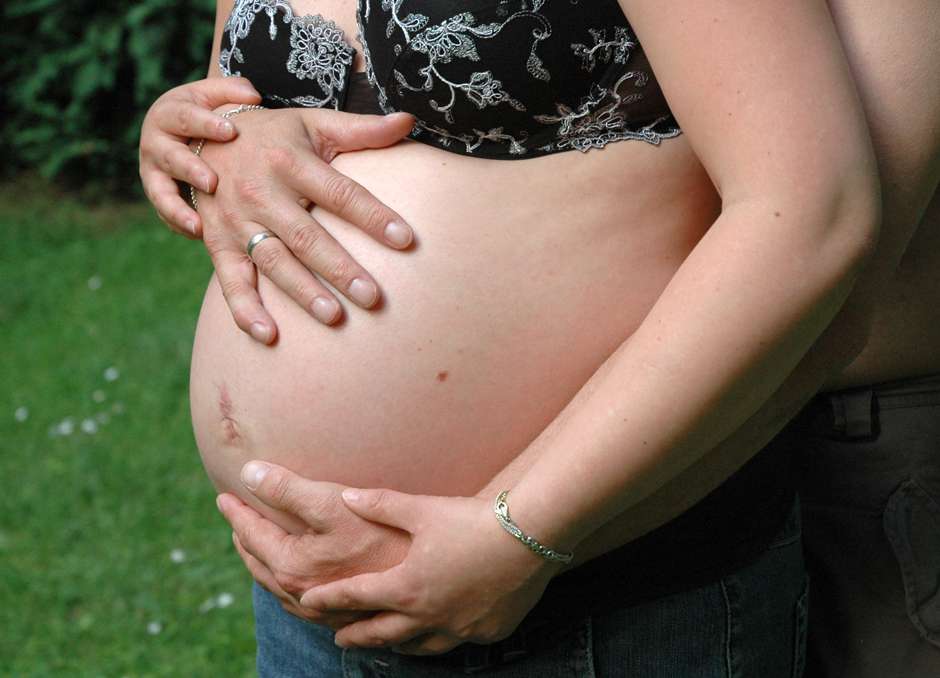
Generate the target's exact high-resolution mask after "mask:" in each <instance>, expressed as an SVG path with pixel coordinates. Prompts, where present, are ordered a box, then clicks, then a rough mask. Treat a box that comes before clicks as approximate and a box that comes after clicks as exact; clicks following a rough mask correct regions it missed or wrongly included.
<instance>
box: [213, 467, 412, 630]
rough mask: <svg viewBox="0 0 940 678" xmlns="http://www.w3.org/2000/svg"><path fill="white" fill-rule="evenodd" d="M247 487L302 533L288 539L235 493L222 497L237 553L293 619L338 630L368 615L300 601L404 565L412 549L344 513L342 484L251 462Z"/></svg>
mask: <svg viewBox="0 0 940 678" xmlns="http://www.w3.org/2000/svg"><path fill="white" fill-rule="evenodd" d="M242 478H243V482H244V483H245V486H246V487H247V488H248V489H249V490H250V491H251V492H252V493H253V494H254V496H255V497H257V498H258V499H259V500H260V501H261V502H263V503H264V504H266V505H268V506H269V507H271V508H272V509H276V510H278V511H282V512H285V513H288V514H290V516H291V517H292V518H293V519H294V522H297V523H298V524H299V525H300V526H302V530H298V531H297V532H294V533H292V532H287V531H285V530H283V529H281V528H280V527H279V526H278V525H276V524H275V523H273V522H271V521H270V520H268V519H267V518H265V517H263V516H262V515H261V514H259V513H258V512H257V511H255V510H254V509H253V508H251V507H250V506H248V505H247V504H245V503H243V502H242V501H241V500H240V499H238V497H236V496H235V495H232V494H221V495H219V499H218V504H219V510H220V511H222V514H223V515H224V516H225V519H226V520H228V522H229V524H230V525H231V526H232V530H233V532H232V540H233V541H234V542H235V548H236V549H237V550H238V554H239V555H240V556H241V558H242V561H244V563H245V566H246V567H247V568H248V571H249V572H251V574H252V576H253V577H254V579H255V580H256V581H257V582H258V583H259V584H261V586H263V587H264V588H266V589H267V590H268V591H270V592H271V593H273V594H274V595H276V596H277V597H278V598H279V599H280V601H281V605H282V606H283V607H284V609H285V610H287V611H288V612H290V613H291V614H293V615H295V616H297V617H301V618H304V619H307V620H308V621H312V622H316V623H318V624H325V625H327V626H332V627H333V628H340V627H342V626H344V625H346V624H349V623H351V622H353V621H355V620H357V619H361V618H364V617H367V616H368V614H367V613H363V612H345V611H341V612H328V613H322V612H319V611H317V610H312V609H309V608H302V607H300V606H299V605H298V604H297V599H298V598H299V597H300V595H301V594H303V593H304V592H305V591H307V590H308V589H310V588H311V587H314V586H317V585H319V584H324V583H327V582H331V581H335V580H338V579H343V578H345V577H352V576H354V575H357V574H362V573H364V572H377V571H381V570H385V569H388V568H390V567H393V566H395V565H397V564H398V563H400V562H401V560H402V558H404V556H405V553H406V552H407V551H408V547H409V545H410V543H411V540H410V538H409V536H408V535H407V534H406V533H405V532H402V531H401V530H398V529H395V528H393V527H388V526H386V525H379V524H377V523H372V522H369V521H367V520H363V519H362V518H360V517H359V516H357V515H356V514H355V513H353V512H352V511H350V510H349V509H347V508H346V506H345V504H344V503H343V500H342V498H341V496H340V492H341V491H342V490H343V486H342V485H337V484H335V483H324V482H316V481H312V480H307V479H306V478H302V477H301V476H298V475H297V474H295V473H292V472H290V471H288V470H287V469H285V468H282V467H280V466H275V465H273V464H266V463H261V462H251V463H248V464H246V465H245V467H244V469H243V471H242Z"/></svg>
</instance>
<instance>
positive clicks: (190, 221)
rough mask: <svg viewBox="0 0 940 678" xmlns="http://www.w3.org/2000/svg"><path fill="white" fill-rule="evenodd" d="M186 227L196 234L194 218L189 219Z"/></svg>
mask: <svg viewBox="0 0 940 678" xmlns="http://www.w3.org/2000/svg"><path fill="white" fill-rule="evenodd" d="M186 228H187V230H188V231H189V232H190V233H192V234H193V235H196V222H195V221H193V220H192V219H190V220H189V221H187V222H186Z"/></svg>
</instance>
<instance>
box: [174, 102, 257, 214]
mask: <svg viewBox="0 0 940 678" xmlns="http://www.w3.org/2000/svg"><path fill="white" fill-rule="evenodd" d="M264 108H265V107H264V106H260V105H258V104H241V105H240V106H238V107H237V108H233V109H232V110H230V111H225V113H222V114H221V115H222V117H223V118H225V119H226V120H228V119H229V118H234V117H235V116H236V115H238V114H239V113H245V112H246V111H263V110H264ZM205 146H206V140H205V139H200V140H199V142H198V143H197V144H196V147H195V148H194V149H193V155H195V156H196V157H197V158H198V157H199V154H200V153H202V149H203V148H205ZM189 203H190V205H191V206H192V208H193V209H196V208H197V207H198V203H197V202H196V187H195V186H193V185H192V184H190V186H189Z"/></svg>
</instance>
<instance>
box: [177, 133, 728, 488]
mask: <svg viewBox="0 0 940 678" xmlns="http://www.w3.org/2000/svg"><path fill="white" fill-rule="evenodd" d="M627 146H630V147H629V148H618V147H627ZM621 155H623V156H626V158H623V157H620V156H621ZM631 162H632V163H636V162H642V163H645V168H644V178H645V180H644V181H643V182H642V185H643V186H646V187H649V188H643V189H635V188H634V189H629V187H630V186H631V185H640V184H639V182H637V183H633V182H634V181H635V180H636V179H637V178H638V175H637V176H633V175H631V173H630V172H629V171H625V170H624V169H623V168H624V167H630V166H631V165H630V163H631ZM335 164H336V165H337V167H338V169H340V171H343V172H345V173H346V174H348V175H350V176H352V177H353V178H355V179H356V180H358V181H360V182H361V183H362V184H364V185H365V186H367V187H368V188H369V189H370V190H372V191H373V192H374V193H375V194H376V195H377V196H378V197H379V198H380V199H382V200H384V201H386V202H387V203H388V204H390V205H394V206H395V207H396V208H397V209H398V210H399V211H400V212H401V213H402V214H403V216H405V218H406V219H408V220H409V222H410V223H411V224H412V225H413V226H414V228H415V230H416V232H417V233H418V235H419V238H420V242H419V243H418V244H417V247H415V248H414V249H413V250H412V251H409V252H404V253H401V252H394V251H392V250H389V249H386V248H384V247H382V246H381V245H378V244H377V243H375V242H373V241H371V240H369V239H368V238H367V237H366V236H363V235H362V234H361V233H360V232H358V231H356V230H355V229H353V228H352V227H350V226H349V225H348V224H345V223H343V222H341V221H339V220H337V219H335V218H333V217H331V216H330V215H325V214H316V216H317V217H318V218H319V219H320V220H321V222H322V223H323V224H324V225H325V226H326V227H327V228H328V229H329V230H330V231H331V232H332V233H333V234H334V235H335V236H336V237H337V239H338V240H340V241H341V242H342V243H343V244H344V245H345V246H346V248H347V249H348V250H349V251H350V252H351V254H352V255H353V256H354V257H356V259H357V260H358V261H360V262H361V263H362V264H363V265H364V266H365V267H366V268H367V269H368V270H369V271H371V272H372V274H373V275H374V276H375V277H376V279H377V280H378V281H379V283H380V285H381V287H382V289H383V304H382V306H381V308H380V309H379V310H377V311H372V312H365V311H361V310H359V309H356V308H355V307H352V306H351V305H350V304H346V308H347V318H346V320H345V322H344V323H343V324H342V325H340V326H339V327H333V328H330V327H324V326H322V325H320V324H318V323H317V322H316V321H314V320H313V319H312V318H310V317H309V316H308V315H307V314H306V313H305V312H304V311H303V310H302V309H300V308H299V307H297V306H295V305H294V304H293V302H292V301H291V300H290V299H289V298H287V297H286V296H285V295H284V294H283V293H282V292H280V290H278V289H276V288H275V287H274V286H273V285H271V284H270V283H268V281H266V280H264V279H262V280H261V283H260V293H261V296H262V298H263V301H264V303H265V305H266V307H267V308H268V309H269V311H270V312H271V314H272V316H273V317H274V318H275V320H276V322H277V323H278V327H279V332H280V336H279V340H278V342H277V343H276V345H274V346H261V345H259V344H257V343H255V342H253V341H252V340H251V339H250V338H248V337H247V336H245V335H244V334H242V333H241V332H240V331H239V330H238V329H237V328H236V326H235V325H234V323H233V321H232V319H231V316H230V313H229V310H228V308H227V307H226V305H225V303H224V300H223V298H222V295H221V292H220V289H219V286H218V284H217V282H216V281H215V279H214V278H213V280H212V281H211V282H210V284H209V288H208V290H207V292H206V296H205V301H204V304H203V308H202V312H201V315H200V318H199V325H198V329H197V334H196V341H195V346H194V352H193V363H192V377H191V404H192V414H193V423H194V429H195V434H196V440H197V443H198V445H199V449H200V452H201V454H202V457H203V461H204V463H205V466H206V469H207V471H208V473H209V475H210V477H211V478H212V479H213V481H214V482H215V484H216V485H217V487H219V488H220V489H226V490H232V491H235V492H237V493H239V494H242V495H243V494H244V493H243V492H241V491H240V483H239V482H238V472H239V469H240V468H241V466H242V464H243V463H244V462H245V461H247V460H249V459H259V458H260V459H267V460H270V461H274V462H276V463H279V464H282V465H284V466H287V467H289V468H291V469H293V470H295V471H297V472H298V473H300V474H302V475H305V476H308V477H311V478H315V479H320V480H330V481H334V482H339V483H343V484H348V485H354V486H361V487H390V488H395V489H399V490H403V491H407V492H415V493H434V494H472V493H474V492H476V491H477V490H478V489H479V488H480V487H482V486H483V485H484V484H485V483H486V481H488V480H489V479H490V478H492V476H493V475H494V474H495V473H496V472H497V471H498V470H499V469H501V468H502V467H503V466H504V465H505V464H506V463H507V462H508V461H509V460H510V459H512V458H513V457H514V456H515V455H516V454H517V453H518V452H519V451H520V450H521V449H523V448H524V447H525V446H526V445H527V444H528V443H529V442H530V441H531V440H532V439H533V438H534V437H535V436H536V435H538V433H539V432H540V431H541V430H542V429H543V428H544V427H545V426H546V425H547V424H548V422H550V421H551V419H552V418H554V417H555V416H556V415H557V414H558V412H559V411H560V410H561V409H562V408H563V407H564V405H565V404H566V403H567V402H568V401H569V400H570V399H571V397H572V396H573V395H574V394H575V393H576V392H577V390H578V389H579V388H580V387H581V386H582V385H583V384H584V383H585V382H586V381H587V380H588V378H589V377H590V376H591V374H592V373H593V372H594V371H595V370H596V369H597V367H598V366H599V365H600V364H601V363H602V362H603V361H604V360H605V359H606V358H607V356H608V355H610V353H612V352H613V351H614V349H616V347H617V346H618V345H619V344H620V343H622V342H623V341H624V340H625V339H626V338H627V337H629V335H630V334H631V332H632V331H633V330H634V329H635V328H636V326H637V325H638V324H639V323H640V322H641V321H642V319H643V317H644V316H645V314H646V312H647V311H648V309H649V307H650V306H651V304H652V303H653V302H654V301H655V299H656V298H657V296H658V295H659V293H660V292H661V290H662V288H663V287H664V285H665V284H666V283H667V282H668V280H669V278H670V277H671V276H672V274H673V273H674V271H675V270H676V268H677V267H678V265H679V264H680V263H681V261H682V260H683V259H684V257H685V256H686V255H687V253H688V251H689V250H690V249H691V247H692V246H693V245H694V243H695V242H696V241H697V240H698V238H700V237H701V235H702V233H703V232H704V229H705V228H707V226H708V224H710V223H711V222H712V221H713V219H714V216H715V212H716V209H717V202H716V198H715V196H714V194H713V192H712V191H711V189H710V186H709V185H708V183H707V180H706V179H705V177H704V175H703V173H702V172H701V170H700V168H699V167H698V165H697V163H695V162H694V160H692V158H691V155H690V153H689V151H688V149H687V148H686V147H685V146H684V144H683V143H680V142H670V143H668V144H665V145H664V146H663V147H660V148H658V149H654V148H646V147H645V146H642V145H640V144H616V145H614V146H613V147H610V148H608V149H606V150H605V151H604V152H603V153H593V154H589V155H587V156H582V155H581V154H571V153H568V154H563V155H559V156H549V157H548V158H541V159H537V160H530V161H525V162H522V163H509V162H502V163H500V162H498V161H481V160H476V159H471V158H463V157H455V156H452V155H448V154H445V153H443V152H441V151H438V150H436V149H430V148H427V147H424V146H419V145H417V144H414V143H409V144H402V145H400V146H396V147H395V148H393V149H386V150H383V151H378V152H372V151H370V152H363V153H356V154H349V155H346V156H342V157H341V158H339V159H338V160H337V162H336V163H335ZM640 166H641V167H643V165H640ZM389 167H396V168H397V171H396V172H395V173H393V174H392V173H389V171H388V168H389ZM651 168H652V169H651ZM677 169H681V170H682V171H677ZM651 174H652V176H651ZM651 179H652V180H651ZM652 187H655V188H652ZM627 189H629V191H628V190H627ZM588 195H589V196H590V199H587V198H586V197H585V196H588ZM677 195H679V196H684V197H683V199H682V200H666V199H664V197H663V196H677Z"/></svg>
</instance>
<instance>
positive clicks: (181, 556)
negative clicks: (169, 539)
mask: <svg viewBox="0 0 940 678" xmlns="http://www.w3.org/2000/svg"><path fill="white" fill-rule="evenodd" d="M170 560H171V561H173V562H174V563H182V562H183V561H184V560H186V551H184V550H183V549H173V550H172V551H170Z"/></svg>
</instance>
